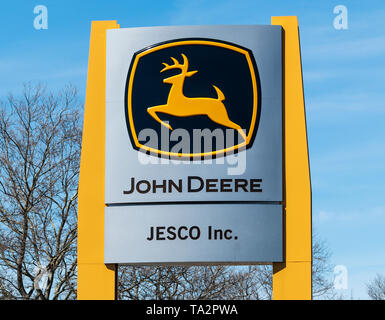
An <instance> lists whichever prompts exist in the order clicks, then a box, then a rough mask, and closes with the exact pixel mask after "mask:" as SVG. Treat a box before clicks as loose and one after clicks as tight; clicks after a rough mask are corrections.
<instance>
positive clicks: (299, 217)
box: [271, 17, 312, 300]
mask: <svg viewBox="0 0 385 320" xmlns="http://www.w3.org/2000/svg"><path fill="white" fill-rule="evenodd" d="M271 22H272V24H273V25H281V26H282V28H283V59H284V61H283V66H284V69H283V97H284V98H283V99H284V101H283V110H284V133H285V134H284V135H285V139H284V210H285V211H284V248H285V252H284V261H285V262H283V263H275V264H274V265H273V299H275V300H286V299H290V300H291V299H300V300H307V299H311V297H312V294H311V264H312V251H311V250H312V249H311V241H312V240H311V186H310V170H309V156H308V146H307V133H306V117H305V104H304V96H303V83H302V66H301V52H300V43H299V33H298V32H299V31H298V20H297V17H272V19H271Z"/></svg>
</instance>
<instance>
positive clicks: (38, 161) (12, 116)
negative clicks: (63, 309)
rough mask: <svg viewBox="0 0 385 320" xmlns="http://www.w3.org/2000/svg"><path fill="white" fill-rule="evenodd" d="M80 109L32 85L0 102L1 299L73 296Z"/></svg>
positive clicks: (66, 94)
mask: <svg viewBox="0 0 385 320" xmlns="http://www.w3.org/2000/svg"><path fill="white" fill-rule="evenodd" d="M79 106H80V104H79V103H78V99H77V92H76V89H75V88H73V87H71V86H69V87H66V88H65V89H63V90H62V91H60V92H59V93H57V94H52V93H47V92H46V90H45V88H44V87H43V86H39V85H38V86H32V85H30V84H27V85H25V86H24V90H23V94H22V95H21V96H20V97H14V96H12V95H9V98H8V99H7V100H6V101H4V102H1V104H0V298H6V299H73V298H76V272H77V271H76V238H77V214H76V210H77V188H78V175H79V159H80V146H81V126H80V121H81V118H80V114H79V110H80V108H79Z"/></svg>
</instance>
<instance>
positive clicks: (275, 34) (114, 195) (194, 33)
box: [105, 26, 282, 204]
mask: <svg viewBox="0 0 385 320" xmlns="http://www.w3.org/2000/svg"><path fill="white" fill-rule="evenodd" d="M176 39H212V40H213V41H217V42H223V43H226V44H227V43H230V44H233V45H234V46H235V47H237V46H239V47H241V48H245V50H247V51H249V52H250V53H251V55H252V57H253V59H254V60H255V66H256V68H257V70H258V72H257V76H258V79H259V81H258V85H259V86H260V87H259V88H258V99H260V102H259V109H258V110H259V111H258V112H259V118H258V120H259V121H258V128H257V130H256V133H255V138H254V139H253V140H254V141H253V143H252V145H251V146H250V147H249V148H248V149H246V150H244V151H240V152H239V153H237V154H234V155H226V156H222V157H219V158H217V159H214V160H212V163H211V164H210V163H201V162H199V161H186V160H183V161H179V163H175V161H168V162H167V160H165V159H162V160H161V159H160V158H157V157H154V156H151V157H150V158H151V159H150V160H151V161H147V160H148V158H146V160H143V159H142V158H141V155H143V154H142V153H141V152H138V150H136V149H135V148H134V147H133V143H132V141H131V140H132V138H130V124H128V121H126V120H127V117H128V116H127V106H126V103H127V89H128V88H127V86H126V85H127V81H128V78H129V75H130V66H131V71H132V69H133V68H132V66H133V61H134V60H133V59H134V57H137V56H138V52H143V49H145V48H151V47H152V46H155V45H159V43H162V42H167V41H172V40H176ZM147 50H148V49H147ZM170 50H171V49H170ZM183 52H185V51H180V52H177V51H175V52H174V53H175V58H177V60H178V63H182V55H181V53H183ZM213 52H214V51H213ZM186 55H187V54H186ZM196 57H199V55H196V56H194V55H193V54H190V55H188V59H189V63H190V66H191V68H196V70H197V71H198V73H197V74H196V75H193V76H191V79H194V81H196V83H198V84H199V85H201V86H202V88H203V89H202V90H203V91H202V92H205V91H204V90H206V89H205V88H206V87H205V86H203V85H202V82H201V83H199V79H201V78H199V77H198V75H199V76H200V77H202V76H203V75H205V73H204V71H205V70H204V68H203V67H202V65H201V62H202V61H203V60H202V59H203V58H202V57H203V55H201V56H200V57H201V58H196ZM166 58H167V59H168V60H159V61H162V62H166V63H167V64H171V63H172V60H171V57H170V55H167V56H166V55H165V56H164V59H166ZM216 58H217V57H215V56H212V55H208V58H207V57H206V56H205V59H206V60H207V59H214V60H212V61H214V62H215V61H216V60H215V59H216ZM207 61H210V60H207ZM207 61H206V64H207ZM106 62H107V70H106V180H105V182H106V184H105V186H106V187H105V202H106V204H119V203H120V204H122V203H139V202H141V203H144V202H170V201H171V202H183V201H282V90H281V88H282V53H281V27H280V26H192V27H154V28H132V29H131V28H130V29H114V30H108V31H107V61H106ZM228 65H229V66H230V65H231V61H229V63H228ZM155 66H156V74H160V73H159V72H160V70H161V68H162V67H163V66H162V65H161V63H160V62H159V66H158V64H156V65H155ZM190 70H194V69H189V71H190ZM235 71H236V70H235ZM146 72H148V71H145V70H144V71H143V74H144V75H145V74H146ZM221 72H222V71H221ZM231 72H234V71H231ZM234 74H236V73H234ZM162 75H163V74H162ZM221 75H222V77H227V76H228V74H227V73H226V72H225V71H223V73H221ZM214 76H215V74H213V77H214ZM230 76H231V74H230ZM165 77H166V76H165ZM134 79H136V80H135V81H139V80H140V79H139V76H138V77H136V78H134ZM145 80H146V79H145ZM145 80H142V86H143V83H144V84H146V81H145ZM230 80H231V79H230ZM207 81H208V82H207V83H208V84H209V85H207V90H209V89H210V90H211V91H207V92H208V93H207V95H206V94H205V93H202V94H200V95H194V94H192V93H191V94H190V95H191V96H193V97H209V96H210V97H211V99H214V98H213V97H216V93H215V91H214V89H213V88H212V86H211V84H216V86H217V87H218V88H222V90H223V94H224V95H225V96H226V99H225V100H223V102H222V103H223V104H224V105H225V107H226V108H227V111H228V112H229V114H230V107H231V103H232V101H234V99H233V97H232V96H231V93H229V91H226V90H224V89H223V88H224V87H225V86H226V83H225V82H224V83H220V81H219V82H218V81H217V82H215V81H214V80H213V82H210V79H209V80H207ZM238 82H240V79H239V78H236V76H234V78H233V79H232V80H231V84H232V85H233V87H235V86H236V85H237V83H238ZM218 83H219V84H218ZM148 84H149V87H148V88H146V87H145V86H144V88H141V90H142V93H143V92H144V94H145V95H147V96H149V97H153V95H154V92H166V96H165V97H166V99H164V100H167V94H168V91H167V90H170V89H169V88H170V86H169V85H168V84H164V83H162V82H160V84H159V86H152V85H150V84H151V81H148ZM187 85H188V83H187V80H186V86H187ZM227 85H228V83H227ZM230 87H231V86H230ZM185 89H186V88H185ZM187 89H188V88H187ZM147 90H148V91H147ZM162 90H163V91H162ZM164 90H166V91H164ZM191 92H192V91H191ZM186 95H187V93H186ZM217 95H218V93H217ZM232 99H233V100H232ZM218 100H220V94H219V95H218ZM165 102H166V101H161V102H157V103H153V104H150V105H149V106H148V107H151V106H152V105H154V104H160V103H165ZM235 103H236V101H235ZM232 114H234V113H232ZM137 116H138V117H142V118H143V119H146V121H149V123H153V125H154V128H155V127H156V126H157V127H158V128H159V127H160V125H159V123H158V122H156V121H155V120H154V119H152V118H151V117H150V115H149V114H148V112H147V111H146V109H143V112H142V114H139V115H137ZM159 116H160V114H159ZM237 116H238V115H237V114H236V112H235V114H234V115H231V117H234V118H236V117H237ZM201 118H202V119H203V118H204V117H201ZM175 119H176V118H174V120H170V121H174V122H173V123H175V121H176V120H175ZM134 121H136V120H134ZM151 121H152V122H151ZM205 121H206V120H205ZM161 127H162V126H161ZM162 128H163V127H162ZM173 129H177V128H173ZM181 129H183V128H181ZM174 131H175V132H176V130H174ZM163 132H166V133H167V134H172V131H170V130H168V129H164V128H163ZM148 162H150V163H148ZM221 179H222V180H221ZM154 186H155V187H154ZM189 187H190V188H189ZM192 189H193V190H194V191H192Z"/></svg>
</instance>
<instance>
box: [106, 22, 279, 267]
mask: <svg viewBox="0 0 385 320" xmlns="http://www.w3.org/2000/svg"><path fill="white" fill-rule="evenodd" d="M106 44H107V46H106V148H105V150H106V158H105V161H106V166H105V203H106V210H105V248H104V249H105V255H104V260H105V263H119V264H136V263H137V264H151V263H172V264H174V263H180V264H194V263H195V264H197V263H228V264H232V263H238V264H242V263H244V264H251V263H261V262H264V263H268V262H280V261H282V260H283V244H282V241H283V240H282V239H283V236H282V230H283V225H282V211H283V209H282V199H283V197H282V194H283V191H282V190H283V182H282V181H283V180H282V168H283V163H282V136H283V132H282V28H281V27H280V26H193V27H153V28H127V29H112V30H107V43H106Z"/></svg>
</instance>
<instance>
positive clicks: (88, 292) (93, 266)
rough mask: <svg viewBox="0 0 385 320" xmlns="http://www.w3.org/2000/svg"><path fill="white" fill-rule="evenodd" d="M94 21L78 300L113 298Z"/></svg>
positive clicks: (102, 63) (109, 25)
mask: <svg viewBox="0 0 385 320" xmlns="http://www.w3.org/2000/svg"><path fill="white" fill-rule="evenodd" d="M115 28H119V25H118V24H117V23H116V21H93V22H92V26H91V38H90V52H89V60H88V75H87V93H86V103H85V111H84V122H83V141H82V155H81V161H80V178H79V204H78V299H93V300H99V299H100V300H104V299H105V300H109V299H115V282H116V281H115V266H106V265H105V264H104V208H105V204H104V157H105V153H104V149H105V105H106V99H105V91H106V89H105V87H106V30H107V29H115Z"/></svg>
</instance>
